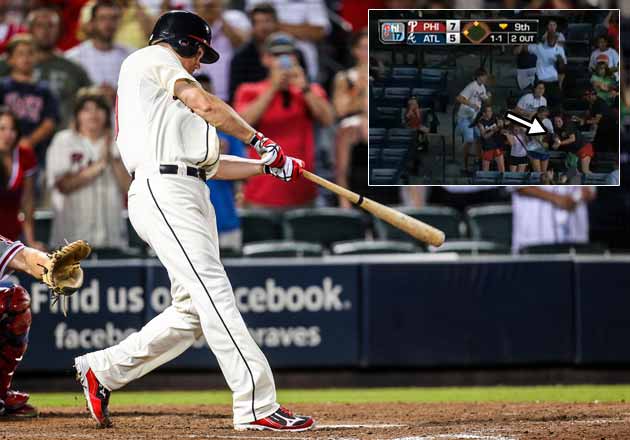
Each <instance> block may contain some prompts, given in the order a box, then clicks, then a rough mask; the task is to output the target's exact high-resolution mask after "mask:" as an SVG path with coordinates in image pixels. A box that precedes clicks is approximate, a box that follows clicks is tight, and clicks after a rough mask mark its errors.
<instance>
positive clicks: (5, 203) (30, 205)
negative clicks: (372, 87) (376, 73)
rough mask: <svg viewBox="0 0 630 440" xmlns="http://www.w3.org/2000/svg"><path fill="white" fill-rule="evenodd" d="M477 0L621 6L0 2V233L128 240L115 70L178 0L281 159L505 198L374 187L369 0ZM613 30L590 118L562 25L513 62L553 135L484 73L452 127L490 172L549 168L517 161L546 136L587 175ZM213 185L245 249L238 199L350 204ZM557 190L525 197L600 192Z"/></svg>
mask: <svg viewBox="0 0 630 440" xmlns="http://www.w3.org/2000/svg"><path fill="white" fill-rule="evenodd" d="M471 3H478V5H477V6H478V7H499V6H502V7H508V8H512V7H525V6H530V7H550V8H553V7H569V8H570V7H577V6H588V7H597V6H600V7H606V6H613V5H610V4H608V3H609V2H606V1H604V0H602V1H597V0H593V1H590V2H589V3H588V4H586V3H584V4H583V3H582V2H574V1H570V0H555V1H542V0H533V1H531V2H530V1H525V2H522V1H516V0H505V1H488V2H484V1H482V0H476V1H472V2H468V1H455V2H451V1H445V0H442V1H439V0H434V1H414V0H369V1H361V2H359V1H349V0H336V1H331V0H329V1H325V0H273V1H258V0H245V1H242V0H241V1H232V2H229V1H223V0H96V1H88V0H30V1H27V2H23V1H17V0H16V1H12V0H0V50H1V51H2V56H3V59H2V61H0V76H1V77H2V78H1V79H0V105H2V111H0V185H1V188H2V189H0V205H1V206H2V216H1V217H0V234H2V235H3V236H6V237H8V238H10V239H20V238H21V239H22V240H23V241H24V242H25V243H26V244H27V245H29V246H32V247H35V248H39V249H46V248H49V247H54V246H58V245H59V244H60V243H62V242H63V240H64V239H67V240H74V239H77V238H82V239H86V240H87V241H89V242H90V243H91V244H93V245H94V246H95V247H103V248H117V247H120V248H123V247H126V246H127V243H128V242H129V237H127V233H128V229H127V225H126V221H125V219H124V217H123V215H122V212H123V211H124V209H125V195H126V190H127V187H128V185H129V182H130V178H129V176H128V175H127V172H126V170H125V169H124V166H123V164H122V162H121V160H120V157H119V155H118V153H117V148H116V146H115V141H114V134H113V133H114V126H115V118H116V115H115V96H116V85H117V82H118V73H119V70H120V65H121V63H122V61H123V60H124V59H125V57H126V56H127V55H128V54H129V53H131V52H132V51H133V50H135V49H136V48H139V47H142V46H144V45H145V44H146V41H148V36H149V33H150V31H151V29H152V27H153V24H154V22H155V20H156V19H157V17H158V16H159V14H160V13H161V12H163V11H165V10H169V9H187V10H192V11H195V12H197V13H198V14H200V15H201V16H202V17H204V18H205V19H206V21H207V22H208V23H210V25H211V27H212V30H213V43H212V44H213V46H214V47H215V49H216V50H217V51H218V52H219V53H220V54H221V58H220V61H219V62H217V63H215V64H211V65H203V66H202V68H201V69H200V71H198V72H197V75H198V79H199V81H200V83H202V84H203V86H204V87H205V88H206V89H207V90H210V91H212V92H213V93H215V94H216V95H217V96H219V97H221V98H222V99H224V100H226V101H227V102H229V103H230V104H231V105H232V106H233V107H234V108H235V109H236V110H237V111H238V112H239V113H240V114H241V115H242V116H243V118H244V119H245V120H247V121H248V122H249V123H250V124H252V125H253V126H255V127H257V128H258V129H260V130H261V131H263V132H264V133H266V134H267V135H268V136H270V137H271V138H272V139H274V140H276V141H277V142H278V143H279V144H280V145H282V146H283V148H284V149H285V151H286V153H287V154H289V155H291V156H296V157H300V158H302V159H304V160H305V161H306V167H307V168H308V169H313V170H316V171H317V172H318V173H319V174H321V175H323V176H325V177H329V178H331V179H333V180H336V181H337V182H338V183H340V184H342V185H344V186H347V187H349V188H350V189H353V190H355V191H357V192H361V193H362V194H364V195H366V196H367V197H371V198H374V199H376V200H379V201H382V202H384V203H387V204H391V205H401V204H406V205H408V206H415V207H420V206H423V205H424V204H426V203H439V204H448V205H451V206H454V207H456V208H458V209H461V210H463V209H465V207H466V206H468V205H470V204H472V203H476V202H480V201H481V202H505V201H507V200H509V199H510V197H511V195H510V194H509V193H506V192H503V191H497V190H489V191H485V192H482V194H483V195H481V196H479V195H478V194H476V193H475V192H474V190H471V191H469V192H462V191H458V190H456V189H448V188H446V189H443V188H437V187H436V188H431V189H428V190H427V189H425V188H423V187H409V188H403V189H401V188H398V187H370V186H368V183H367V177H368V151H367V140H368V137H369V136H368V115H367V107H368V95H369V93H368V89H369V81H370V75H369V72H368V67H367V66H368V59H369V54H368V41H367V40H368V36H367V31H366V30H365V29H366V26H367V25H368V23H367V9H368V8H391V9H399V8H449V7H457V6H465V7H466V8H471V7H472V6H471ZM578 3H579V4H578ZM607 29H608V34H607V35H606V36H605V37H602V38H601V39H600V40H599V41H598V47H597V49H596V50H595V51H594V52H593V54H592V56H591V60H590V61H591V62H590V67H591V68H592V78H591V87H590V88H589V89H588V90H587V92H588V93H585V94H584V98H585V99H586V101H587V102H588V107H589V113H588V115H587V116H586V118H585V119H584V120H573V119H571V118H567V117H566V116H567V115H564V114H562V113H561V112H559V111H558V109H557V108H556V107H555V106H554V104H555V103H556V102H557V100H558V99H561V98H559V96H560V95H561V93H562V79H561V78H560V74H561V72H553V71H552V70H553V69H552V68H551V67H550V66H545V65H544V63H545V62H546V61H544V60H546V59H547V52H549V50H550V49H549V47H555V48H556V49H553V50H555V51H557V52H558V53H559V56H560V58H562V46H561V41H562V39H563V38H564V36H563V35H562V34H561V33H560V32H558V31H557V30H556V29H555V28H554V27H553V25H551V24H550V25H549V28H548V32H547V34H546V36H545V39H546V41H547V43H540V44H538V45H534V46H529V47H525V48H519V49H517V53H516V56H517V57H518V58H519V59H521V58H523V57H526V58H528V60H525V61H526V62H523V63H520V62H519V68H521V67H522V71H519V74H518V75H519V77H518V80H519V83H520V84H522V85H523V87H522V89H523V94H522V97H521V98H520V99H519V100H518V101H517V102H516V103H514V105H513V107H514V108H515V109H516V110H517V111H518V112H520V113H522V114H523V115H531V114H533V113H537V114H539V115H541V117H543V118H544V119H545V120H546V122H545V123H546V124H547V126H548V127H549V128H550V129H553V133H554V134H553V135H552V136H550V137H549V138H547V139H539V140H532V139H527V138H526V137H525V136H523V134H522V133H520V132H519V131H518V130H517V129H514V128H513V127H509V124H507V123H505V122H504V121H501V120H500V119H499V118H497V117H496V114H499V113H498V109H496V110H493V109H492V107H489V106H485V107H484V98H485V97H486V96H484V93H485V92H484V89H485V86H484V82H485V79H484V78H485V76H486V74H485V72H484V71H483V70H479V71H478V72H477V74H476V76H475V78H474V81H473V82H471V83H470V85H469V86H468V87H467V88H466V89H464V90H463V91H462V92H461V93H460V96H459V97H458V101H459V102H460V113H459V114H458V126H460V130H461V132H462V136H463V137H464V140H465V141H466V142H467V143H469V144H470V145H469V146H468V149H467V150H466V151H470V152H471V154H472V153H474V151H473V150H474V149H475V148H476V147H477V146H479V147H480V148H482V151H483V152H482V159H483V160H482V166H483V169H490V167H491V166H496V167H498V169H499V170H502V169H507V168H509V169H518V170H520V169H521V168H520V167H521V166H522V165H525V166H531V167H532V168H533V169H534V170H537V169H539V170H540V171H545V170H546V167H547V163H546V158H545V156H544V153H542V152H541V153H540V154H538V155H536V154H535V149H529V148H528V149H526V150H527V152H526V154H525V155H526V156H528V158H529V159H523V157H524V156H523V152H522V151H521V150H520V147H519V146H523V144H527V143H533V142H538V143H547V145H548V146H550V147H551V148H553V149H557V148H562V149H566V150H567V151H570V152H571V153H572V154H574V155H575V156H576V158H578V159H579V162H580V166H581V169H582V171H583V172H585V173H588V172H589V160H590V157H592V155H593V151H595V152H596V151H598V150H599V149H600V148H602V147H601V143H603V142H606V140H605V139H601V138H600V139H598V137H597V136H598V135H596V136H595V139H594V140H593V141H592V142H587V141H584V140H583V139H581V137H580V136H581V135H580V134H579V133H580V131H579V130H576V128H575V127H576V125H578V124H590V125H592V124H595V125H598V126H599V129H598V130H597V133H598V134H599V135H600V136H601V137H604V136H611V135H612V133H611V129H612V128H611V127H613V126H614V124H615V121H617V115H616V114H614V112H612V110H611V109H612V108H613V107H614V102H615V100H616V99H619V88H618V86H617V84H618V81H619V71H621V81H622V83H624V84H625V81H626V78H625V76H624V71H623V70H622V69H620V68H619V67H620V59H619V55H618V53H617V52H616V49H615V48H618V47H619V27H618V24H616V23H614V22H612V21H611V22H610V23H609V26H608V28H607ZM615 29H616V31H615ZM611 37H612V38H611ZM552 43H553V44H552ZM610 43H612V44H610ZM532 56H533V57H534V58H531V57H532ZM554 59H555V58H554ZM532 62H533V64H532ZM527 63H530V64H527ZM554 66H555V64H554ZM547 73H549V75H546V74H547ZM534 81H536V82H535V83H534ZM621 101H622V117H625V118H627V117H629V116H628V105H629V104H630V96H628V95H627V93H625V91H624V90H623V89H622V91H621ZM417 104H418V103H417V102H414V101H413V100H410V102H409V106H408V108H407V109H405V110H404V111H403V114H402V118H403V120H404V121H405V124H406V125H407V126H409V127H412V128H415V129H417V130H418V131H419V132H423V131H424V132H426V131H428V130H429V128H428V125H429V123H428V122H427V121H428V120H427V118H426V117H425V115H422V114H421V113H420V112H419V108H418V105H417ZM508 105H509V104H508ZM467 109H470V110H471V111H466V110H467ZM477 116H478V117H477ZM606 123H607V124H608V125H607V126H606V128H605V129H604V128H602V127H603V126H604V125H605V124H606ZM477 132H479V135H477V134H476V133H477ZM500 135H501V136H503V135H505V137H501V138H499V136H500ZM479 136H481V137H479ZM478 139H482V141H481V143H479V142H478V141H477V140H478ZM505 139H507V140H508V141H509V145H508V148H507V149H505V145H504V144H503V142H504V140H505ZM220 141H221V148H222V151H225V152H230V154H239V155H251V156H252V157H254V156H255V152H253V151H252V150H247V149H245V148H244V147H243V145H242V144H240V143H239V142H237V141H236V140H235V139H233V138H230V137H229V136H223V135H221V138H220ZM504 151H505V155H504ZM507 151H509V157H508V155H507ZM532 151H533V152H534V153H532ZM492 163H495V165H492ZM514 167H515V168H514ZM617 178H618V171H617ZM208 185H209V186H210V187H211V198H212V201H213V204H214V206H215V209H216V210H217V219H218V221H219V224H218V228H219V232H220V236H221V246H222V247H225V248H232V249H239V248H240V247H241V242H242V239H241V234H240V223H239V219H238V211H237V209H236V208H237V207H240V208H265V209H268V210H272V211H274V212H279V213H281V212H284V211H287V210H291V209H295V208H308V207H315V206H337V205H339V206H341V207H342V208H347V209H351V206H350V204H349V203H348V201H347V200H344V199H339V200H337V199H336V198H333V197H331V195H330V194H326V193H323V192H321V191H318V189H317V188H316V187H315V185H314V184H313V183H311V182H308V181H306V180H305V179H302V180H300V181H299V182H295V183H292V184H284V183H282V182H279V181H277V180H276V179H271V178H266V177H264V176H260V177H256V178H253V179H251V180H250V181H248V182H243V183H238V184H236V185H232V184H231V183H230V184H228V183H227V182H220V181H211V182H208ZM541 191H543V192H545V191H546V190H541ZM549 191H551V192H550V193H549V194H552V195H551V196H548V195H545V194H542V195H541V194H540V192H534V193H531V194H528V195H523V194H521V196H528V197H531V198H535V199H537V200H540V201H541V203H550V204H552V205H553V206H554V207H556V208H557V209H562V210H566V211H567V212H572V211H574V210H575V208H576V207H577V206H578V205H579V204H580V203H581V204H582V205H584V203H585V202H591V201H593V200H594V197H592V196H591V195H584V197H582V196H580V197H579V198H576V197H573V196H572V195H571V194H569V193H566V194H565V193H562V194H560V193H558V194H556V193H553V191H555V190H552V189H550V190H549ZM563 191H564V190H563ZM580 191H581V190H580ZM611 191H617V192H621V191H623V192H624V194H625V196H624V197H625V199H624V200H625V201H626V202H625V203H626V205H624V206H625V208H624V209H626V211H625V214H624V215H626V217H625V218H626V219H628V216H627V214H628V212H629V211H630V208H629V207H628V205H630V202H628V196H627V194H626V192H625V191H626V190H625V189H623V188H619V189H612V190H611ZM519 194H520V193H519ZM513 198H514V199H516V198H517V197H513ZM613 198H614V197H613ZM569 199H570V200H573V202H570V201H569ZM578 199H579V203H578V202H575V201H576V200H578ZM593 203H595V202H593ZM36 208H45V209H49V210H51V211H52V213H53V215H52V225H51V232H50V234H49V239H47V240H45V242H43V240H44V239H43V237H38V236H37V234H36V228H35V226H34V221H35V210H36ZM617 209H619V207H618V206H617ZM602 211H603V208H602ZM515 212H516V211H515ZM530 212H531V211H530ZM600 212H601V211H600ZM626 223H630V222H626Z"/></svg>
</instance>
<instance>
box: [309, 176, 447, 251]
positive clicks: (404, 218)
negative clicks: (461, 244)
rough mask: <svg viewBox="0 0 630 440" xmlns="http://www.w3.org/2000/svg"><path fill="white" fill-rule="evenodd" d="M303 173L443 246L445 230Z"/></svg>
mask: <svg viewBox="0 0 630 440" xmlns="http://www.w3.org/2000/svg"><path fill="white" fill-rule="evenodd" d="M302 175H303V176H304V177H306V178H307V179H308V180H310V181H311V182H314V183H316V184H318V185H320V186H323V187H324V188H326V189H327V190H329V191H332V192H334V193H335V194H337V195H339V196H341V197H343V198H345V199H348V200H350V201H351V202H352V203H354V204H355V205H357V206H360V207H361V208H363V209H365V210H366V211H368V212H370V213H371V214H373V215H374V216H376V217H378V218H380V219H381V220H383V221H386V222H387V223H389V224H390V225H392V226H394V227H395V228H398V229H400V230H402V231H405V232H406V233H407V234H409V235H411V236H412V237H414V238H416V239H417V240H420V241H422V242H423V243H428V244H431V245H433V246H441V245H442V243H444V232H442V231H440V230H439V229H437V228H434V227H433V226H431V225H427V224H426V223H424V222H421V221H420V220H418V219H415V218H413V217H410V216H408V215H407V214H403V213H402V212H400V211H397V210H396V209H393V208H390V207H389V206H385V205H381V204H380V203H378V202H375V201H374V200H371V199H368V198H366V197H363V196H362V195H360V194H357V193H355V192H352V191H350V190H349V189H346V188H344V187H343V186H339V185H337V184H336V183H332V182H331V181H329V180H326V179H324V178H323V177H319V176H318V175H317V174H313V173H311V172H309V171H306V170H303V171H302Z"/></svg>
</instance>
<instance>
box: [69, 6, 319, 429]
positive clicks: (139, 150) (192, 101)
mask: <svg viewBox="0 0 630 440" xmlns="http://www.w3.org/2000/svg"><path fill="white" fill-rule="evenodd" d="M211 38H212V34H211V30H210V27H209V26H208V24H207V23H206V22H205V21H204V20H203V19H202V18H200V17H199V16H197V15H196V14H193V13H190V12H184V11H171V12H167V13H166V14H164V15H162V16H161V17H160V18H159V19H158V21H157V23H156V25H155V28H154V30H153V33H152V34H151V37H150V39H149V46H148V47H145V48H143V49H140V50H138V51H136V52H134V53H133V54H131V55H130V56H129V57H128V58H127V59H126V60H125V61H124V62H123V64H122V67H121V71H120V79H119V82H118V99H117V106H116V107H117V114H116V120H117V144H118V147H119V149H120V154H121V157H122V160H123V163H124V164H125V167H126V168H127V170H128V171H129V173H130V174H131V176H132V178H133V181H132V183H131V187H130V189H129V196H128V205H129V218H130V220H131V223H132V224H133V227H134V228H135V230H136V231H137V233H138V235H139V236H140V237H141V238H142V239H143V240H145V241H146V242H147V243H148V244H149V245H150V246H151V247H152V248H153V250H154V251H155V253H156V254H157V256H158V258H159V259H160V261H161V262H162V264H163V265H164V266H165V268H166V269H167V271H168V274H169V278H170V281H171V296H172V305H171V306H170V307H168V308H167V309H166V310H165V311H164V312H162V313H161V314H160V315H158V316H156V317H155V318H154V319H153V320H151V321H150V322H149V323H148V324H147V325H145V326H144V327H143V328H142V329H141V330H140V331H139V332H138V333H135V334H132V335H131V336H129V337H128V338H127V339H125V340H124V341H122V342H121V343H120V344H118V345H115V346H113V347H110V348H107V349H105V350H101V351H97V352H93V353H89V354H87V355H84V356H80V357H77V358H76V359H75V368H76V370H77V378H78V379H79V381H80V382H81V385H82V386H83V390H84V394H85V397H86V400H87V404H88V409H89V410H90V412H91V415H92V417H93V418H94V419H95V420H96V421H97V422H98V424H99V425H100V426H103V427H104V426H110V424H111V422H110V420H109V414H108V410H107V406H108V403H109V397H110V392H111V391H113V390H117V389H119V388H121V387H123V386H125V385H126V384H128V383H129V382H131V381H133V380H134V379H137V378H139V377H142V376H144V375H145V374H147V373H148V372H150V371H151V370H153V369H154V368H156V367H158V366H160V365H162V364H164V363H165V362H168V361H170V360H171V359H173V358H175V357H176V356H178V355H179V354H181V353H182V352H184V351H185V350H186V349H187V348H189V347H190V346H191V345H192V344H193V342H194V341H195V340H196V339H197V338H199V337H200V336H201V335H202V334H203V335H204V336H205V338H206V341H207V342H208V345H209V346H210V349H211V350H212V352H213V353H214V355H215V356H216V358H217V360H218V362H219V366H220V368H221V371H222V372H223V375H224V376H225V378H226V381H227V383H228V385H229V387H230V389H231V390H232V393H233V410H234V427H235V429H238V430H244V429H257V430H261V429H271V430H291V431H303V430H306V429H309V428H311V427H312V426H313V424H314V422H313V419H312V418H311V417H305V416H298V415H294V414H292V413H291V412H290V411H288V410H286V409H285V408H283V407H281V406H280V405H279V404H278V403H277V402H276V391H275V385H274V380H273V376H272V373H271V369H270V367H269V364H268V363H267V360H266V359H265V356H264V355H263V353H262V351H261V350H260V349H259V348H258V346H257V345H256V343H255V342H254V340H253V339H252V337H251V336H250V334H249V332H248V330H247V327H246V326H245V323H244V321H243V319H242V317H241V315H240V313H239V311H238V309H237V308H236V304H235V299H234V295H233V292H232V286H231V285H230V282H229V280H228V278H227V276H226V273H225V270H224V268H223V266H222V264H221V261H220V259H219V241H218V237H217V228H216V218H215V215H214V209H213V207H212V205H211V204H210V202H209V194H208V192H209V190H208V187H207V186H206V184H205V180H206V179H207V178H209V177H215V178H220V179H228V180H229V179H239V180H240V179H244V178H247V177H250V176H254V175H258V174H261V173H268V174H272V175H273V176H275V177H277V178H280V179H282V180H284V181H290V180H292V179H295V178H297V177H298V176H299V174H300V170H301V167H302V166H303V162H301V161H300V160H297V159H294V158H291V157H286V156H285V155H284V154H283V152H282V150H281V148H280V147H279V146H278V145H277V144H275V143H274V142H273V141H271V140H269V139H267V138H265V137H264V136H263V135H262V134H261V133H257V132H256V131H255V130H254V129H253V128H252V127H251V126H249V125H248V124H247V123H246V122H245V121H243V120H242V119H241V118H240V117H239V116H238V115H237V113H236V112H235V111H234V110H233V109H232V108H231V107H229V106H228V105H227V104H225V103H224V102H223V101H221V100H220V99H218V98H217V97H215V96H213V95H210V94H208V93H207V92H205V91H204V90H203V89H202V88H201V86H200V85H199V83H197V81H196V80H195V79H194V78H193V77H192V73H193V72H194V71H195V70H196V69H198V68H199V66H200V63H207V64H209V63H213V62H215V61H216V60H217V59H218V58H219V54H218V53H217V52H216V51H215V50H214V49H212V48H211V45H210V44H211ZM217 129H219V130H221V131H223V132H225V133H227V134H229V135H232V136H235V137H236V138H238V139H240V140H242V141H244V142H247V143H249V144H250V145H251V146H252V147H254V148H255V149H256V150H257V152H258V153H259V155H260V156H261V160H252V159H244V158H238V157H233V156H225V155H220V154H219V141H218V137H217V133H216V130H217Z"/></svg>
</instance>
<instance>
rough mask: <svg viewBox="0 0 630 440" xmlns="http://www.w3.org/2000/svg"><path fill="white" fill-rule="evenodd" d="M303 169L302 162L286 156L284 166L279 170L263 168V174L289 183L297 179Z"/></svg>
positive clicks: (268, 167)
mask: <svg viewBox="0 0 630 440" xmlns="http://www.w3.org/2000/svg"><path fill="white" fill-rule="evenodd" d="M302 169H304V161H303V160H301V159H296V158H295V157H291V156H287V157H286V159H285V161H284V165H283V166H282V167H279V168H274V167H270V166H265V174H271V175H272V176H274V177H277V178H278V179H280V180H283V181H285V182H290V181H291V180H295V179H297V178H298V177H299V176H300V174H302Z"/></svg>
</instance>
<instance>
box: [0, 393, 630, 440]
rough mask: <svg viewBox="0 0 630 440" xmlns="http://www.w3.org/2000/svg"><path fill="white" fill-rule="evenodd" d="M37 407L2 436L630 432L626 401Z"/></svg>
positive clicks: (62, 439) (385, 437) (467, 437)
mask: <svg viewBox="0 0 630 440" xmlns="http://www.w3.org/2000/svg"><path fill="white" fill-rule="evenodd" d="M82 403H83V402H81V401H79V400H77V408H58V409H55V408H40V411H41V415H40V417H39V418H37V419H32V420H16V421H11V422H8V421H7V422H3V423H1V424H0V438H2V439H18V438H20V439H22V438H23V439H59V440H69V439H73V440H83V439H85V440H88V439H112V440H114V439H115V440H129V439H147V440H148V439H158V440H162V439H164V440H167V439H168V440H179V439H236V440H238V439H242V440H245V439H260V440H263V439H267V440H275V439H278V440H292V439H300V440H351V439H352V440H364V439H379V440H459V439H462V440H525V439H528V440H529V439H534V440H548V439H563V440H573V439H575V440H578V439H580V440H582V439H597V440H600V439H606V440H610V439H619V440H621V439H628V438H630V404H628V403H580V404H576V403H448V404H443V403H424V404H411V403H387V404H385V403H379V404H348V403H346V404H341V403H326V404H296V405H291V408H292V409H294V410H295V411H296V412H297V413H301V414H312V415H314V416H315V418H316V421H317V428H316V429H313V430H311V431H307V432H302V433H284V432H272V431H261V432H257V431H246V432H237V431H234V430H233V429H232V426H231V422H232V414H231V411H230V407H229V406H225V405H201V406H177V405H173V406H146V407H141V406H136V407H129V406H116V405H115V403H114V402H112V405H111V408H110V410H111V414H112V420H113V422H114V427H113V428H110V429H97V428H95V427H94V422H93V421H92V420H91V419H90V418H89V417H88V415H87V413H86V412H85V411H84V410H83V409H79V406H80V405H81V404H82Z"/></svg>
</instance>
